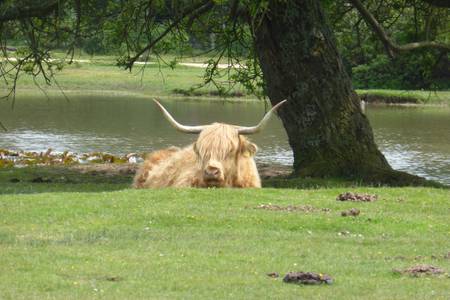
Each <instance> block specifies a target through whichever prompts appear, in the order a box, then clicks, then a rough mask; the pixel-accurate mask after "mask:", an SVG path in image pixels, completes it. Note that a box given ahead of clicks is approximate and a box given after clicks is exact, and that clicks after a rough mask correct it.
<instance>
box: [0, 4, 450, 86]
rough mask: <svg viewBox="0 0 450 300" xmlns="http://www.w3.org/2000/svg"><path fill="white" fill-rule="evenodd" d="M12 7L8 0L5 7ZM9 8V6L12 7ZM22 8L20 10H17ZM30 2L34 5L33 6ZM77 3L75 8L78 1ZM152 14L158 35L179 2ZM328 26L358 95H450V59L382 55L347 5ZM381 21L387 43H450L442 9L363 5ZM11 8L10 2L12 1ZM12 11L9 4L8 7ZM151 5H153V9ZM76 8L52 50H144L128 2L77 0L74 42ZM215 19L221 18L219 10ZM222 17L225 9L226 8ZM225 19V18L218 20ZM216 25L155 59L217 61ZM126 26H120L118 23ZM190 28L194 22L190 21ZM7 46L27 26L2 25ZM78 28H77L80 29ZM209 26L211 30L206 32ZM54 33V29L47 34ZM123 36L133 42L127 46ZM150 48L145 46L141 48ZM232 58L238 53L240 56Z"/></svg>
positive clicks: (447, 15)
mask: <svg viewBox="0 0 450 300" xmlns="http://www.w3.org/2000/svg"><path fill="white" fill-rule="evenodd" d="M3 2H5V3H3V5H5V6H6V5H7V4H8V3H7V2H8V1H3ZM9 2H11V1H9ZM15 2H16V3H15V4H14V5H15V6H16V7H20V5H25V6H26V5H27V1H15ZM20 2H23V3H20ZM28 2H29V1H28ZM75 2H77V1H75ZM153 2H156V3H158V2H159V5H157V6H156V7H155V9H156V13H155V15H154V16H153V17H154V21H155V23H156V25H157V27H159V28H158V29H157V30H154V29H153V31H155V32H158V31H159V32H161V31H163V30H164V28H165V26H166V21H167V20H168V19H170V18H171V15H172V14H173V13H174V11H177V6H180V5H179V3H178V2H176V1H170V0H164V1H153ZM322 2H324V9H325V12H326V13H327V16H328V18H329V21H330V23H331V25H332V28H333V30H334V33H335V36H336V40H337V46H338V49H339V51H340V53H341V55H342V57H343V61H344V65H345V67H346V70H347V72H348V73H349V74H351V77H352V81H353V86H354V87H355V88H386V89H448V88H450V60H449V54H448V52H442V51H439V50H435V49H431V50H430V49H422V50H417V51H413V52H409V53H404V54H402V55H401V56H396V57H392V58H391V57H389V55H388V54H386V52H385V51H384V49H383V48H384V47H383V44H382V42H381V41H380V40H379V39H378V38H377V37H376V36H374V34H373V33H372V30H371V29H370V28H369V27H368V25H367V24H366V22H364V19H363V18H362V17H361V15H360V14H359V13H358V12H357V11H356V9H355V8H354V7H353V6H352V5H351V4H350V3H349V2H348V1H344V0H338V1H322ZM363 2H364V4H365V6H366V7H367V9H369V10H370V11H371V12H372V14H373V15H374V17H375V18H376V19H377V20H378V22H379V23H380V24H381V25H382V26H383V27H384V28H385V30H386V31H387V32H388V33H389V36H390V37H391V38H392V39H393V40H396V41H398V43H399V44H406V43H411V42H415V41H419V40H435V41H441V42H446V43H448V42H449V40H450V10H449V9H442V8H440V7H436V6H434V5H431V4H429V3H428V2H424V1H421V0H393V1H386V0H366V1H363ZM11 3H12V2H11ZM10 5H12V4H10ZM153 5H154V4H153ZM76 7H77V6H76V5H75V6H72V7H71V8H70V9H69V10H64V18H62V19H61V21H60V24H59V26H60V28H61V29H63V30H58V32H57V31H56V30H55V33H58V38H52V39H48V43H49V46H51V47H52V48H54V49H59V50H63V51H67V50H68V49H71V48H72V47H74V46H75V47H76V48H78V49H80V50H82V51H84V52H85V53H87V54H89V55H119V56H120V55H124V53H126V52H127V49H129V48H139V45H138V44H139V33H140V34H142V33H144V31H141V32H139V31H138V30H129V31H128V32H126V31H127V30H126V26H129V24H127V23H128V20H127V18H129V17H131V18H132V17H133V15H134V14H136V11H133V10H136V9H137V10H139V9H140V8H139V7H135V8H131V7H128V8H127V9H126V10H125V11H124V7H126V5H125V4H124V1H119V0H118V1H107V0H95V1H79V9H80V10H81V9H82V11H83V18H82V19H81V18H80V19H79V22H80V24H78V26H79V27H83V30H82V32H83V33H81V30H80V34H79V35H78V36H77V37H76V40H73V39H72V37H70V36H69V35H70V30H66V32H64V25H66V27H67V28H66V29H68V28H69V27H71V26H72V27H71V28H73V25H74V24H76V23H77V11H76ZM216 13H217V11H216ZM224 13H226V12H225V9H224ZM218 20H220V18H218ZM212 22H214V21H213V18H211V17H210V18H209V19H208V20H205V22H204V23H203V28H201V29H199V28H196V27H198V25H196V24H190V26H187V27H184V28H178V29H177V31H176V33H175V34H174V33H173V32H171V33H170V34H168V36H167V37H166V38H165V39H164V40H162V41H161V42H160V43H158V44H157V45H155V47H154V48H153V49H152V51H153V54H157V55H158V54H167V53H170V54H175V55H177V54H180V53H184V54H185V55H196V54H200V53H205V54H207V53H209V54H217V52H218V51H219V50H218V49H217V47H216V45H217V44H219V43H220V41H217V40H216V39H217V38H218V37H219V38H220V35H216V34H215V32H214V28H217V26H215V24H211V23H212ZM121 23H122V24H121ZM144 23H145V20H142V21H139V20H138V19H136V20H135V24H134V26H136V27H139V26H143V25H144ZM192 23H193V22H192ZM3 25H4V28H2V35H3V36H2V41H7V43H8V44H9V45H14V46H17V47H20V46H25V45H24V41H25V40H27V37H26V36H24V35H23V32H24V31H23V30H22V29H23V28H20V27H23V26H26V25H24V24H22V25H20V26H19V25H18V24H17V23H13V24H12V26H11V24H3ZM75 27H76V26H75ZM208 27H209V29H208ZM50 31H51V29H50V28H49V32H50ZM124 35H130V36H129V37H128V39H124ZM242 38H243V39H245V40H246V43H241V44H239V43H238V44H235V45H233V47H234V48H235V49H234V50H235V52H236V53H237V54H238V55H241V56H242V57H243V58H245V57H246V56H248V55H249V49H248V47H246V46H245V45H247V44H248V43H249V41H250V35H248V34H247V35H245V34H244V35H243V36H242ZM127 40H134V41H135V43H136V45H129V44H128V43H127ZM144 44H145V42H144V41H142V45H144ZM236 53H235V54H236Z"/></svg>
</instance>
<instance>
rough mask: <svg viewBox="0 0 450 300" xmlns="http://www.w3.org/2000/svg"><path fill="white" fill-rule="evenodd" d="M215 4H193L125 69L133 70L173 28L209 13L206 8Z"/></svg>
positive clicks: (130, 61)
mask: <svg viewBox="0 0 450 300" xmlns="http://www.w3.org/2000/svg"><path fill="white" fill-rule="evenodd" d="M212 4H213V2H211V1H210V0H203V1H201V2H199V3H197V4H193V5H191V6H189V7H187V8H186V9H185V10H184V11H183V13H182V14H181V15H180V16H179V17H178V18H177V19H175V20H174V21H173V22H172V23H171V24H170V25H169V26H168V27H167V28H166V29H165V30H164V31H163V32H162V33H161V34H160V35H159V36H158V37H157V38H156V39H154V40H153V41H151V42H150V43H149V44H148V45H147V46H145V47H144V48H142V49H141V50H140V51H139V52H137V53H136V54H135V55H134V56H133V57H130V58H129V59H128V60H127V62H126V63H125V69H129V70H131V68H132V67H133V64H134V63H135V62H136V60H138V58H139V57H140V56H141V55H142V54H144V53H145V52H146V51H148V50H150V49H151V48H153V47H154V46H155V45H156V44H157V43H158V42H159V41H160V40H162V39H163V38H164V37H165V36H166V35H167V34H169V33H170V32H171V31H172V29H173V28H175V27H176V26H177V25H178V24H179V23H180V22H182V21H183V20H184V18H186V17H187V16H190V15H192V14H196V15H197V16H198V15H200V14H201V13H204V12H206V11H208V9H204V7H208V8H211V7H212Z"/></svg>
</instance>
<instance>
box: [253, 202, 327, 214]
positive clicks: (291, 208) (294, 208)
mask: <svg viewBox="0 0 450 300" xmlns="http://www.w3.org/2000/svg"><path fill="white" fill-rule="evenodd" d="M254 209H264V210H271V211H288V212H306V213H311V212H329V211H331V209H329V208H318V207H314V206H311V205H287V206H280V205H276V204H261V205H258V206H256V207H254Z"/></svg>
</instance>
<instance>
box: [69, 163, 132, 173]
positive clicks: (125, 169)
mask: <svg viewBox="0 0 450 300" xmlns="http://www.w3.org/2000/svg"><path fill="white" fill-rule="evenodd" d="M138 167H139V164H134V163H125V164H85V165H74V166H71V167H70V168H71V169H73V170H76V171H78V172H80V173H83V174H89V175H94V176H95V175H99V174H101V175H107V176H117V175H132V174H134V173H136V170H137V169H138Z"/></svg>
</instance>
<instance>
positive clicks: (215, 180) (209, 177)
mask: <svg viewBox="0 0 450 300" xmlns="http://www.w3.org/2000/svg"><path fill="white" fill-rule="evenodd" d="M203 180H204V181H205V183H206V184H207V185H208V186H220V185H221V184H222V182H223V181H224V176H223V171H222V166H221V164H220V163H218V162H211V163H209V164H208V166H206V168H205V169H204V170H203Z"/></svg>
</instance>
